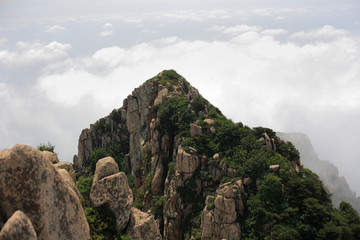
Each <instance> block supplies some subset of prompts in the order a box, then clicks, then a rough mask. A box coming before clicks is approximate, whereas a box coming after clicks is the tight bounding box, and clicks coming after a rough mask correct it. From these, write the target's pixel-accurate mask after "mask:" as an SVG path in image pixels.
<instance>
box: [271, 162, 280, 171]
mask: <svg viewBox="0 0 360 240" xmlns="http://www.w3.org/2000/svg"><path fill="white" fill-rule="evenodd" d="M279 167H280V165H279V164H276V165H270V166H269V171H270V172H277V170H279Z"/></svg>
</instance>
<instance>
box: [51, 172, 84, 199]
mask: <svg viewBox="0 0 360 240" xmlns="http://www.w3.org/2000/svg"><path fill="white" fill-rule="evenodd" d="M57 171H58V172H59V173H60V175H61V177H62V179H63V181H64V182H65V184H66V185H67V186H68V187H69V188H70V189H71V190H72V191H74V192H75V194H76V195H77V196H78V198H79V200H84V198H83V196H82V195H81V193H80V191H79V189H78V188H77V186H76V182H74V180H73V179H72V177H71V176H70V174H69V172H68V171H66V170H65V169H58V170H57Z"/></svg>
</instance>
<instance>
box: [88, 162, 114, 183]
mask: <svg viewBox="0 0 360 240" xmlns="http://www.w3.org/2000/svg"><path fill="white" fill-rule="evenodd" d="M118 172H119V166H118V165H117V163H116V162H115V160H114V159H113V158H112V157H105V158H102V159H100V160H99V161H97V163H96V168H95V173H94V179H93V184H95V183H97V182H98V181H99V180H101V179H103V178H104V177H107V176H110V175H113V174H115V173H118Z"/></svg>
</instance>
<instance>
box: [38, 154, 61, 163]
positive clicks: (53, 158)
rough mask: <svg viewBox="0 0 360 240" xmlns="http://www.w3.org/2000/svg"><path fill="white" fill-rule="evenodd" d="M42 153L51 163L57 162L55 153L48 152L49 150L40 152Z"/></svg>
mask: <svg viewBox="0 0 360 240" xmlns="http://www.w3.org/2000/svg"><path fill="white" fill-rule="evenodd" d="M41 154H42V155H44V156H45V158H46V159H49V160H50V162H51V163H53V164H55V163H58V162H59V158H58V157H57V155H56V154H55V153H53V152H49V151H42V152H41Z"/></svg>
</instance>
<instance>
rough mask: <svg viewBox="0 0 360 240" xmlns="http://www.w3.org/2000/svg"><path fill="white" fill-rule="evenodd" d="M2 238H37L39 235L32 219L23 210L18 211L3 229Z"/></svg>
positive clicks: (0, 237)
mask: <svg viewBox="0 0 360 240" xmlns="http://www.w3.org/2000/svg"><path fill="white" fill-rule="evenodd" d="M0 239H1V240H16V239H23V240H36V239H37V236H36V232H35V229H34V227H33V225H32V223H31V221H30V219H29V218H28V217H27V216H26V215H25V214H24V213H23V212H22V211H16V212H15V213H14V214H13V215H12V216H11V217H10V218H9V219H8V220H7V222H6V223H5V225H4V227H3V228H2V229H1V232H0Z"/></svg>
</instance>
